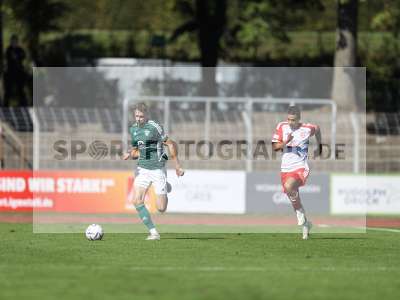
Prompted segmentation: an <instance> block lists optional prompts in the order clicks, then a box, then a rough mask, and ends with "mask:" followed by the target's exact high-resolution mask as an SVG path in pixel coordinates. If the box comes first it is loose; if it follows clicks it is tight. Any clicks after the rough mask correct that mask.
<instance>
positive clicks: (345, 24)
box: [332, 0, 358, 111]
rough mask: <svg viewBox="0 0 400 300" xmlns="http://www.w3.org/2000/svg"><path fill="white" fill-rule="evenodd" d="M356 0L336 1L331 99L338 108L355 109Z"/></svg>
mask: <svg viewBox="0 0 400 300" xmlns="http://www.w3.org/2000/svg"><path fill="white" fill-rule="evenodd" d="M357 15H358V0H337V28H336V49H335V58H334V66H335V68H334V76H333V85H332V99H333V100H335V101H336V103H337V105H338V108H339V109H342V110H348V111H354V110H356V109H357V97H356V86H355V84H356V83H355V75H356V74H355V72H356V70H355V69H352V68H348V67H355V66H356V60H357Z"/></svg>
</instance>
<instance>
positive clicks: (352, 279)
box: [0, 224, 400, 300]
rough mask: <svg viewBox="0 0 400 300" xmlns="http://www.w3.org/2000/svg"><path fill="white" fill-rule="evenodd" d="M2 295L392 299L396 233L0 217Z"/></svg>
mask: <svg viewBox="0 0 400 300" xmlns="http://www.w3.org/2000/svg"><path fill="white" fill-rule="evenodd" d="M0 235H1V240H0V299H265V298H270V299H291V298H296V299H317V298H318V299H335V300H337V299H363V300H365V299H377V298H382V299H397V297H398V295H399V294H400V280H399V278H400V276H399V275H400V251H399V249H400V233H397V232H383V231H372V230H371V231H368V232H367V233H366V234H315V235H314V236H312V239H310V240H308V241H302V240H301V239H300V235H299V234H211V233H210V234H164V235H163V239H162V240H161V241H160V242H148V241H145V240H144V238H145V235H143V234H106V235H105V238H104V240H103V241H98V242H89V241H87V240H86V239H85V238H84V235H83V234H33V233H32V225H31V224H0Z"/></svg>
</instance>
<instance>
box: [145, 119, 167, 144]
mask: <svg viewBox="0 0 400 300" xmlns="http://www.w3.org/2000/svg"><path fill="white" fill-rule="evenodd" d="M149 123H150V124H151V125H153V127H154V131H155V135H156V136H157V140H158V141H160V142H165V141H166V140H167V139H168V135H167V133H166V132H165V131H164V128H163V127H162V126H161V125H160V124H158V123H157V122H154V121H149Z"/></svg>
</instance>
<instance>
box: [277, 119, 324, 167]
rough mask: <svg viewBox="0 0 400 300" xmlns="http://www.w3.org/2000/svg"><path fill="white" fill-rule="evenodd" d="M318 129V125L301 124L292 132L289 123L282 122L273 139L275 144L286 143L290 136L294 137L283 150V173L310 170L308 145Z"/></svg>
mask: <svg viewBox="0 0 400 300" xmlns="http://www.w3.org/2000/svg"><path fill="white" fill-rule="evenodd" d="M316 128H317V126H316V125H313V124H309V123H300V126H299V127H298V128H297V129H296V130H292V128H291V127H290V126H289V123H288V122H280V123H279V124H278V125H277V126H276V130H275V134H274V136H273V137H272V142H273V143H276V142H283V141H286V140H287V139H288V135H289V134H292V136H293V139H292V140H291V141H290V142H289V143H287V145H286V146H285V147H284V149H283V154H282V163H281V171H282V172H292V171H294V170H297V169H300V168H305V169H306V170H308V169H309V167H308V163H307V157H308V145H309V143H310V137H312V136H313V135H314V134H315V130H316Z"/></svg>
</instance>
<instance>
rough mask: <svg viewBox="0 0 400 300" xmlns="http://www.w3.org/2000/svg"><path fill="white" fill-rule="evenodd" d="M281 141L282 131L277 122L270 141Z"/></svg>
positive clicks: (280, 125)
mask: <svg viewBox="0 0 400 300" xmlns="http://www.w3.org/2000/svg"><path fill="white" fill-rule="evenodd" d="M279 142H283V132H282V124H281V123H279V124H278V125H277V126H276V129H275V133H274V135H273V136H272V143H279Z"/></svg>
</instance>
